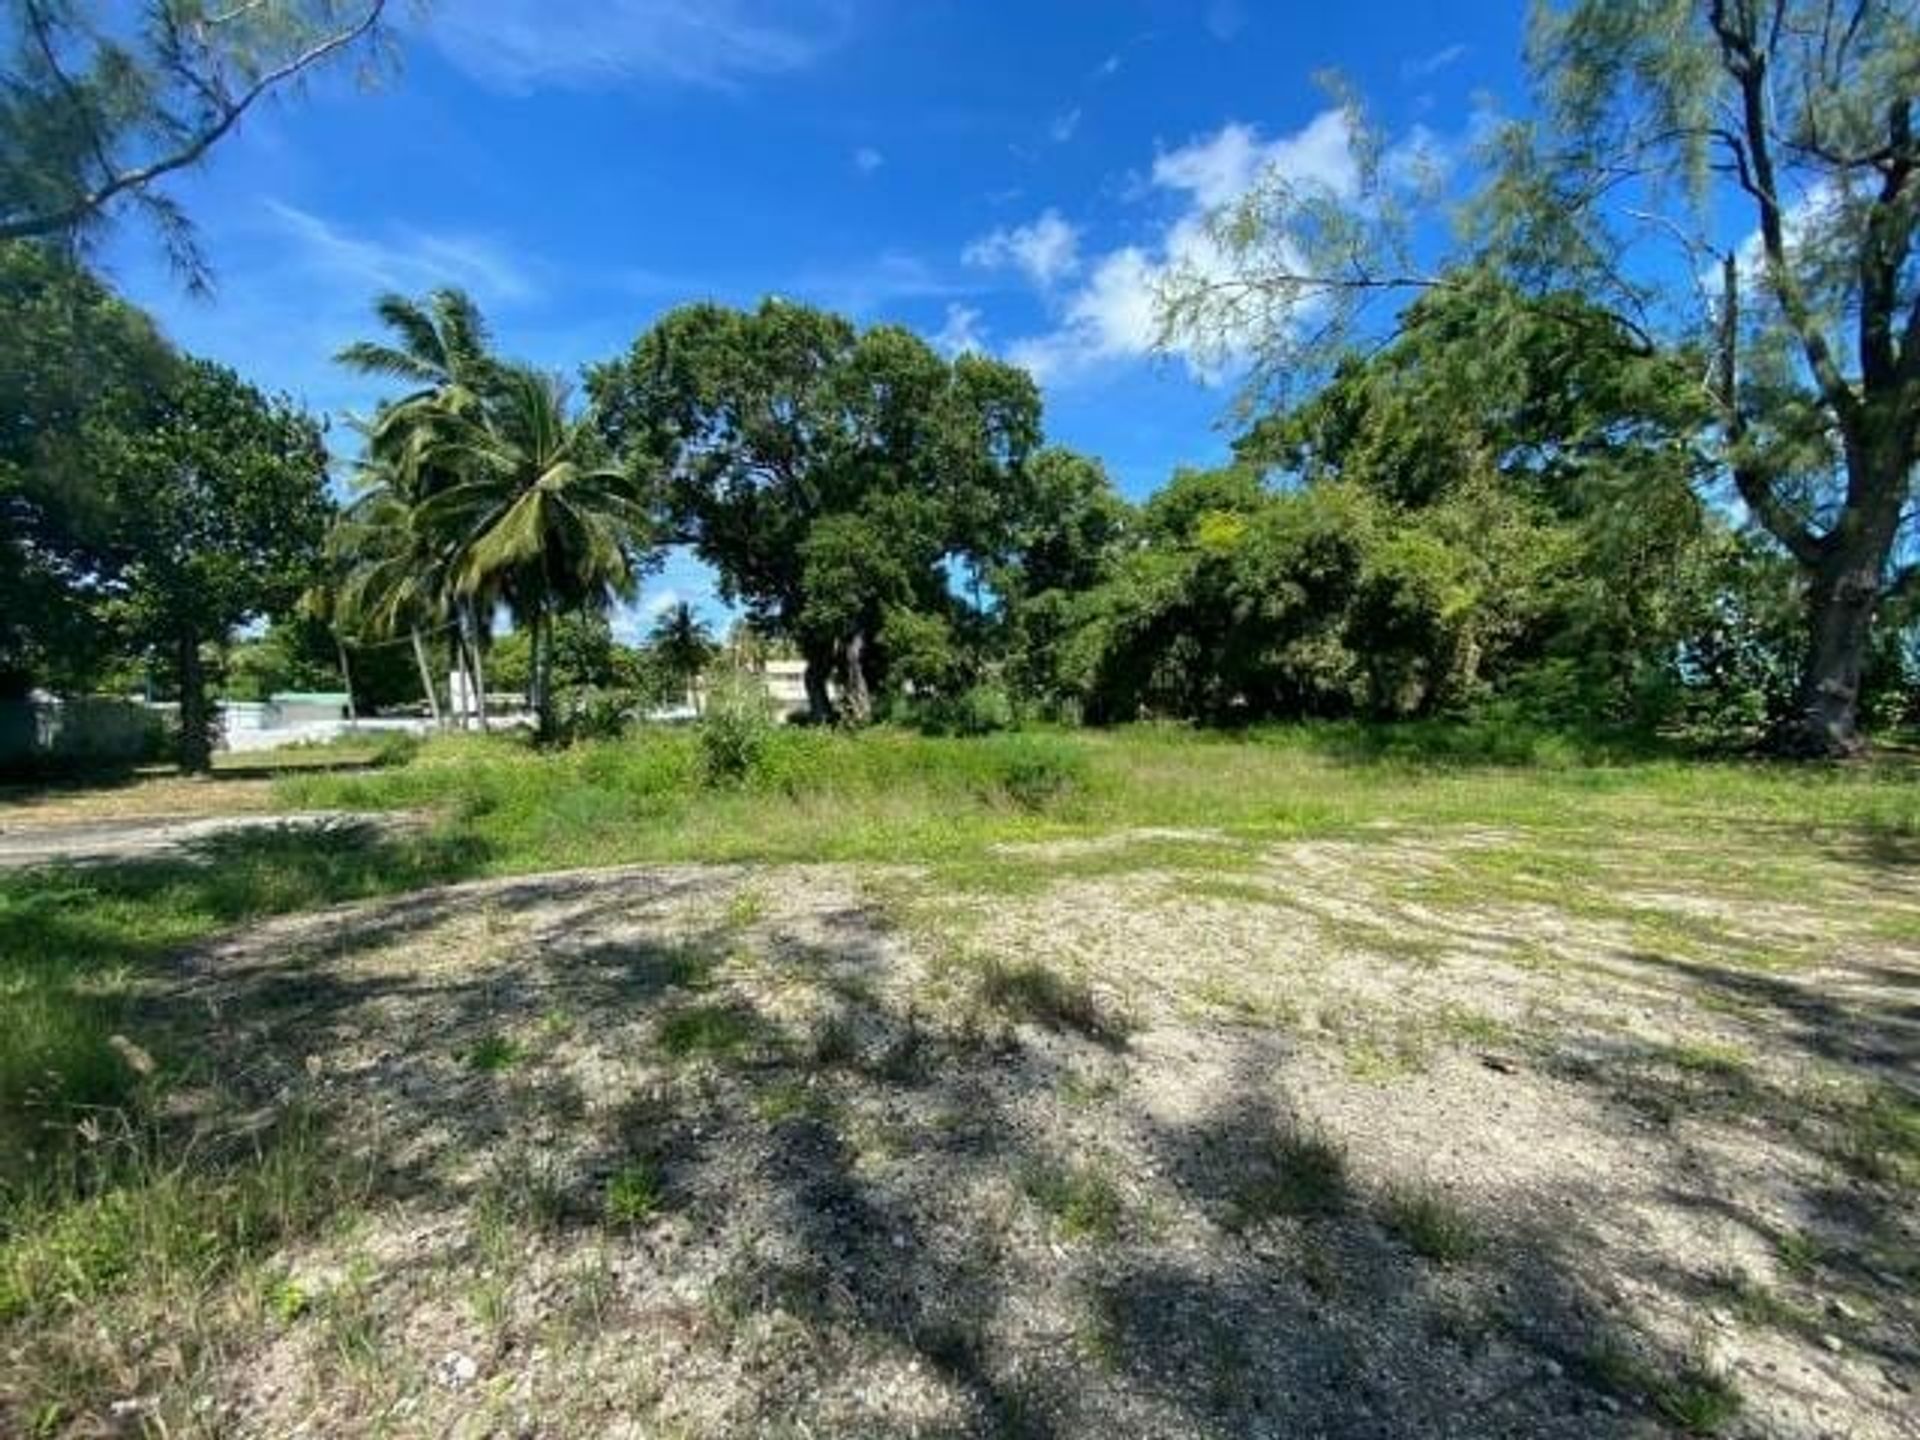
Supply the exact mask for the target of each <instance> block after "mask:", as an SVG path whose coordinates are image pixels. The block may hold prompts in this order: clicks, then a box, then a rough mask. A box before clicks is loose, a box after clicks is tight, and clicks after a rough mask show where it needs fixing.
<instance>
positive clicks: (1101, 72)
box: [1093, 54, 1120, 80]
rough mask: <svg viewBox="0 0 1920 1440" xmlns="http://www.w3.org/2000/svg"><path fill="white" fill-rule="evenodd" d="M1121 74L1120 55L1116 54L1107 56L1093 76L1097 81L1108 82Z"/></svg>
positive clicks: (1095, 68) (1096, 68)
mask: <svg viewBox="0 0 1920 1440" xmlns="http://www.w3.org/2000/svg"><path fill="white" fill-rule="evenodd" d="M1119 73H1120V57H1119V55H1118V54H1114V55H1109V56H1107V58H1106V59H1104V60H1102V61H1101V62H1100V63H1099V64H1098V65H1097V66H1095V67H1094V71H1093V76H1094V79H1096V80H1108V79H1111V78H1112V77H1113V76H1115V75H1118V74H1119Z"/></svg>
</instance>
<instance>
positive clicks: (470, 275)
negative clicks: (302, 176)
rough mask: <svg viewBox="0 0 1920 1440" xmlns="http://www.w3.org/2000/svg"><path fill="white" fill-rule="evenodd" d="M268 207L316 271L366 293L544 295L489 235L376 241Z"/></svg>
mask: <svg viewBox="0 0 1920 1440" xmlns="http://www.w3.org/2000/svg"><path fill="white" fill-rule="evenodd" d="M266 209H267V213H268V214H269V215H270V216H271V217H273V221H274V223H275V224H276V225H277V226H278V228H279V229H280V231H281V233H282V235H283V237H284V238H285V239H286V240H288V241H290V242H291V243H292V244H293V245H294V247H295V250H296V253H297V255H298V256H299V258H300V260H301V262H302V263H303V264H304V266H305V267H306V268H307V269H308V270H309V271H313V270H318V271H321V272H323V273H325V274H326V275H328V276H329V277H331V278H333V279H334V280H336V281H347V282H351V283H353V284H354V285H356V286H357V287H358V288H359V289H360V291H361V292H362V293H363V294H365V295H371V294H373V293H374V292H375V291H378V290H400V291H407V292H411V291H421V290H428V289H431V288H433V287H434V286H438V285H457V286H459V287H461V288H462V289H466V290H471V291H473V292H474V294H475V296H476V297H477V298H479V299H480V300H482V301H486V300H489V299H492V300H507V301H517V300H527V299H531V298H533V297H534V296H535V295H536V294H537V293H538V291H539V287H538V285H536V284H535V282H534V280H533V278H532V277H531V276H530V275H529V274H528V273H527V270H526V267H525V262H524V261H522V260H519V259H516V258H515V257H514V256H512V255H511V254H509V253H508V251H507V249H506V247H505V246H504V245H501V244H499V243H497V242H495V241H493V240H490V239H487V238H485V237H483V236H477V235H467V234H455V233H443V232H438V231H430V230H420V229H415V228H413V227H410V226H400V227H395V228H393V229H392V230H391V231H389V232H387V233H384V234H381V235H375V234H371V233H367V232H356V231H353V230H350V229H348V228H347V227H345V226H343V225H338V224H335V223H334V222H332V221H330V220H325V219H323V218H321V217H320V216H318V215H316V214H314V213H313V212H312V211H310V210H302V209H301V208H300V207H299V206H297V205H290V204H288V203H287V202H285V201H283V200H272V199H270V200H268V201H267V202H266Z"/></svg>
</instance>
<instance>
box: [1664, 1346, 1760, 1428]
mask: <svg viewBox="0 0 1920 1440" xmlns="http://www.w3.org/2000/svg"><path fill="white" fill-rule="evenodd" d="M1648 1394H1650V1395H1651V1396H1652V1397H1653V1403H1654V1405H1655V1406H1656V1407H1657V1408H1658V1409H1659V1411H1660V1413H1661V1414H1662V1415H1664V1416H1666V1417H1667V1419H1669V1420H1671V1421H1672V1422H1673V1423H1674V1424H1675V1425H1677V1426H1679V1427H1680V1428H1681V1429H1682V1430H1684V1431H1685V1432H1686V1433H1687V1434H1689V1435H1718V1434H1719V1433H1720V1432H1721V1431H1722V1430H1724V1429H1726V1427H1727V1426H1728V1425H1729V1424H1731V1423H1732V1422H1733V1419H1734V1417H1735V1416H1737V1415H1738V1414H1739V1413H1740V1408H1741V1400H1740V1392H1739V1391H1738V1390H1736V1389H1735V1388H1734V1385H1733V1381H1732V1379H1731V1378H1729V1377H1728V1375H1727V1374H1726V1372H1725V1371H1723V1370H1720V1369H1718V1368H1716V1367H1713V1366H1710V1365H1708V1364H1707V1363H1706V1362H1705V1361H1703V1360H1698V1359H1695V1360H1689V1361H1688V1362H1686V1363H1685V1364H1683V1365H1682V1366H1681V1367H1680V1368H1679V1369H1678V1370H1676V1371H1674V1372H1673V1373H1672V1374H1671V1375H1666V1376H1661V1377H1657V1378H1656V1379H1655V1380H1654V1381H1653V1383H1652V1385H1651V1386H1649V1388H1648Z"/></svg>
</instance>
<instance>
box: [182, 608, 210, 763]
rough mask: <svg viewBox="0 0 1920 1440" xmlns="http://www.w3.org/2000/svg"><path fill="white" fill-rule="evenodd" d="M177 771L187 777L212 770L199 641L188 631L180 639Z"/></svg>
mask: <svg viewBox="0 0 1920 1440" xmlns="http://www.w3.org/2000/svg"><path fill="white" fill-rule="evenodd" d="M180 769H181V771H182V772H183V773H185V774H188V775H204V774H206V773H207V772H208V771H210V770H212V769H213V735H212V732H211V727H210V725H209V723H208V715H207V677H206V672H205V671H203V670H202V669H201V667H200V637H199V636H198V635H197V634H195V633H194V632H193V631H191V630H188V631H184V632H183V633H182V634H181V636H180Z"/></svg>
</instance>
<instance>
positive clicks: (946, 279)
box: [775, 250, 979, 316]
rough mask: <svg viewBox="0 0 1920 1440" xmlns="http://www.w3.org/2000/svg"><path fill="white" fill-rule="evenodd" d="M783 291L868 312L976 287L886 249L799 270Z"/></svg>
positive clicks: (968, 291) (851, 311)
mask: <svg viewBox="0 0 1920 1440" xmlns="http://www.w3.org/2000/svg"><path fill="white" fill-rule="evenodd" d="M775 288H776V289H777V290H779V291H780V292H781V293H784V294H787V295H790V296H792V297H793V298H794V299H797V300H805V301H807V302H809V303H810V304H816V305H824V306H826V307H827V308H828V309H830V310H844V311H846V312H847V313H849V314H851V315H856V316H867V315H871V314H872V313H873V312H874V311H876V310H883V309H886V308H888V307H889V306H892V305H896V304H898V303H899V302H901V301H904V300H939V299H949V298H958V297H959V296H962V295H967V294H971V293H972V292H973V291H975V290H977V289H978V288H979V287H978V286H977V285H971V284H967V283H965V282H964V281H962V280H960V279H957V278H956V277H954V276H953V275H952V274H951V273H949V272H947V271H943V270H940V269H936V268H935V267H934V266H932V265H930V264H928V263H927V262H926V261H925V260H923V259H921V258H920V257H919V256H917V255H913V254H910V253H908V252H906V251H903V250H887V251H883V252H882V253H880V254H879V255H876V256H873V257H872V258H870V259H866V260H859V261H855V262H852V263H850V264H844V265H841V264H834V265H825V266H819V267H815V268H812V269H808V270H803V271H801V272H800V273H799V274H797V275H795V276H794V277H793V278H792V279H791V280H790V281H789V282H788V283H787V284H786V285H784V286H777V287H775Z"/></svg>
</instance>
